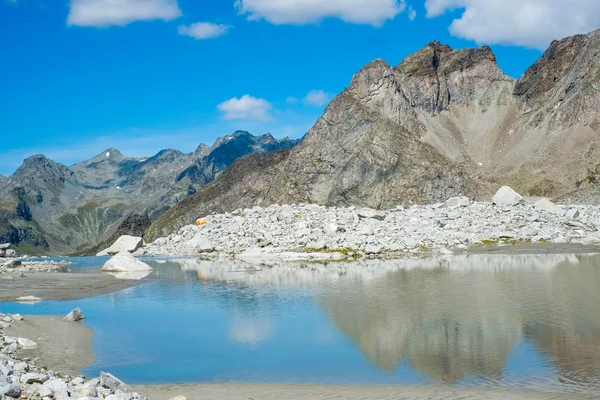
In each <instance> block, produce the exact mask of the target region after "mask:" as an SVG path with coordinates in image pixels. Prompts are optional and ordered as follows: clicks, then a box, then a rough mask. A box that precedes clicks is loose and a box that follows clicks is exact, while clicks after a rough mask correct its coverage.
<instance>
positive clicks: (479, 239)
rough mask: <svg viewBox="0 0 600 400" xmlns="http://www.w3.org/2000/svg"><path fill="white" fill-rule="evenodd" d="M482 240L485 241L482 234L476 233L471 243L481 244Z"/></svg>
mask: <svg viewBox="0 0 600 400" xmlns="http://www.w3.org/2000/svg"><path fill="white" fill-rule="evenodd" d="M484 240H485V235H484V234H483V233H478V234H477V235H475V237H474V238H473V243H474V244H482V243H483V241H484Z"/></svg>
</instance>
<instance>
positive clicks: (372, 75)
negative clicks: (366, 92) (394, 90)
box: [350, 58, 394, 90]
mask: <svg viewBox="0 0 600 400" xmlns="http://www.w3.org/2000/svg"><path fill="white" fill-rule="evenodd" d="M393 74H394V71H393V69H392V67H391V66H390V65H389V64H388V63H387V62H386V61H385V60H383V59H381V58H378V59H376V60H373V61H371V62H370V63H368V64H367V65H365V66H364V67H362V68H361V70H360V71H358V72H357V73H356V74H355V75H354V77H352V81H351V83H350V88H354V89H358V90H360V88H361V87H362V88H365V87H369V86H371V85H372V84H375V83H377V82H379V81H380V80H381V79H383V78H385V77H386V76H391V75H393Z"/></svg>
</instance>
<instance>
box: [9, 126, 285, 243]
mask: <svg viewBox="0 0 600 400" xmlns="http://www.w3.org/2000/svg"><path fill="white" fill-rule="evenodd" d="M295 144H296V141H294V140H290V139H287V138H286V139H283V140H276V139H274V138H273V137H272V136H271V135H263V136H259V137H256V136H253V135H251V134H249V133H248V132H241V131H239V132H235V133H233V134H232V135H229V136H227V137H224V138H221V139H219V140H218V141H217V142H216V143H215V144H214V145H213V146H210V147H209V146H207V145H201V146H200V147H199V148H198V150H197V151H195V152H194V153H191V154H184V153H181V152H179V151H177V150H163V151H161V152H159V153H158V154H157V155H155V156H153V157H150V158H147V159H139V158H129V157H125V156H123V155H122V154H121V153H120V152H119V151H118V150H117V149H108V150H107V151H105V152H102V153H101V154H99V155H98V156H96V157H94V158H92V159H91V160H88V161H84V162H82V163H78V164H75V165H73V166H71V167H67V166H64V165H62V164H59V163H56V162H54V161H52V160H49V159H47V158H46V157H44V156H42V155H37V156H33V157H31V158H28V159H27V160H25V162H24V163H23V165H22V166H21V167H20V168H19V169H18V170H17V171H16V172H15V173H14V174H13V175H12V176H11V177H10V178H5V179H4V180H3V182H0V242H2V243H4V242H8V243H13V244H15V245H19V246H20V249H21V251H23V252H30V253H31V252H33V253H36V252H38V253H39V252H43V253H46V252H71V251H81V250H82V249H85V248H88V247H91V246H94V245H97V244H99V243H102V242H104V241H110V240H111V238H112V237H114V236H115V235H117V237H118V236H120V235H122V234H134V235H140V234H141V233H143V230H144V229H145V228H147V226H148V225H149V224H150V221H151V220H152V219H155V218H157V217H158V216H159V215H160V214H161V213H163V212H164V211H165V210H167V209H168V208H169V207H170V206H172V205H173V204H176V203H177V202H180V201H181V200H183V199H185V198H186V197H188V196H189V195H191V194H194V193H196V191H197V190H198V189H200V188H201V187H202V186H204V185H205V184H206V183H208V182H211V181H212V180H214V179H215V177H217V176H218V175H219V174H220V173H221V172H223V171H224V170H225V169H226V168H227V167H228V166H229V165H230V164H231V163H232V162H233V161H234V160H236V159H237V158H239V157H242V156H246V155H248V154H250V153H253V152H266V151H273V150H279V149H282V148H287V147H290V146H293V145H295Z"/></svg>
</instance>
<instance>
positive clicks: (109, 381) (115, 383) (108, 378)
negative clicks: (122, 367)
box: [100, 372, 131, 393]
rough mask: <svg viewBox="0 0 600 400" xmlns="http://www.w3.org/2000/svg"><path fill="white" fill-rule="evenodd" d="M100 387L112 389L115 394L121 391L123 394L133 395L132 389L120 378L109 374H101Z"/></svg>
mask: <svg viewBox="0 0 600 400" xmlns="http://www.w3.org/2000/svg"><path fill="white" fill-rule="evenodd" d="M100 386H102V387H105V388H107V389H110V390H111V391H113V392H116V391H117V390H120V391H121V392H123V393H131V389H130V388H129V386H127V385H126V384H125V383H123V382H122V381H121V380H120V379H119V378H117V377H116V376H114V375H111V374H109V373H108V372H101V373H100Z"/></svg>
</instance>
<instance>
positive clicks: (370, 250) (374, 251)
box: [365, 245, 382, 254]
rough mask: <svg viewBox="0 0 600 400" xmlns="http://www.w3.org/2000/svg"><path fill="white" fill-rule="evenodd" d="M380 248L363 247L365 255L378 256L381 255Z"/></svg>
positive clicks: (372, 246)
mask: <svg viewBox="0 0 600 400" xmlns="http://www.w3.org/2000/svg"><path fill="white" fill-rule="evenodd" d="M381 250H382V249H381V247H380V246H375V245H368V246H366V247H365V253H367V254H379V253H381Z"/></svg>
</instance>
